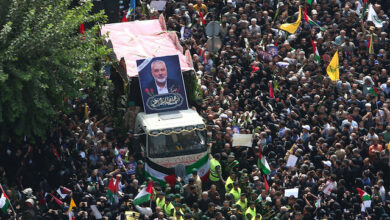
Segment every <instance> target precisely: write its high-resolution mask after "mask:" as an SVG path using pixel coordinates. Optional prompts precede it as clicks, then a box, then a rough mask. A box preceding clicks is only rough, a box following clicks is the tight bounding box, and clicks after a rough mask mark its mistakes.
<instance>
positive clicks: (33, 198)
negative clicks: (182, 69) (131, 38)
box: [0, 0, 390, 220]
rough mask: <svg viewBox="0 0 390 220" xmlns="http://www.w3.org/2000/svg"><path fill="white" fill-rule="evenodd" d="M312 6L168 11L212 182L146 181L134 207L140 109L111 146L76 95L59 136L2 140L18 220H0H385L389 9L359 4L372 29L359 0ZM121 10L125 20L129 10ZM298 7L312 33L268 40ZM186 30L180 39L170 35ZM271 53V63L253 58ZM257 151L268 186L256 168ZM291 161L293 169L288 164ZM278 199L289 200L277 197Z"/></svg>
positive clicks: (141, 13) (1, 178)
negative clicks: (112, 184)
mask: <svg viewBox="0 0 390 220" xmlns="http://www.w3.org/2000/svg"><path fill="white" fill-rule="evenodd" d="M308 2H309V1H308ZM310 2H312V4H311V5H309V4H308V3H305V1H303V0H301V1H299V0H298V1H293V0H291V1H290V0H282V1H276V0H250V1H242V0H227V1H220V0H216V1H212V0H209V1H204V2H202V0H196V1H194V0H182V1H177V2H175V1H168V2H167V5H166V8H165V10H164V12H163V14H164V16H165V19H166V24H167V27H168V29H169V30H170V31H176V32H177V33H178V36H179V39H181V43H182V45H183V47H184V49H188V50H190V52H191V54H192V56H193V62H194V68H195V72H196V75H197V78H198V82H199V86H200V88H199V89H200V90H201V96H202V97H201V99H199V100H198V102H197V104H196V106H194V107H195V108H196V109H197V111H198V112H199V113H200V114H201V115H202V116H203V117H204V119H205V123H206V125H207V139H208V143H209V146H208V147H209V148H210V154H211V156H212V157H213V158H214V159H216V160H218V161H219V164H220V166H219V168H216V171H217V173H218V172H219V173H218V178H217V179H215V178H214V179H213V181H210V180H207V181H206V182H202V181H201V180H200V178H199V176H197V175H196V173H197V172H196V170H194V176H193V178H190V179H189V181H188V183H187V182H184V181H183V180H181V179H180V178H178V179H177V180H176V182H175V184H173V185H172V186H170V185H167V186H162V185H159V184H158V183H154V194H153V199H152V200H153V201H152V202H150V203H145V204H142V205H137V206H134V205H133V204H132V201H133V199H134V197H135V196H136V195H137V194H138V193H139V192H140V190H141V189H142V187H144V186H145V185H147V184H148V182H149V181H150V179H147V178H146V177H145V171H144V161H145V154H144V152H143V151H142V149H140V148H139V145H138V144H137V140H136V138H134V134H133V132H132V126H133V124H134V116H135V115H136V113H137V112H138V111H139V109H140V107H139V106H134V103H133V102H130V103H129V108H128V112H127V113H126V118H125V119H124V120H125V121H126V123H127V127H128V129H129V133H128V135H127V136H121V135H120V134H119V133H118V132H115V127H114V126H113V121H112V119H111V118H110V117H107V116H104V115H103V114H102V113H101V112H100V110H99V108H98V107H96V106H97V104H96V103H94V100H92V99H90V98H88V97H86V98H83V99H77V100H73V101H72V102H71V104H70V105H71V106H72V107H73V108H74V112H72V113H71V114H69V115H67V114H65V113H63V112H59V113H58V119H59V120H58V126H57V127H56V128H55V129H53V130H52V131H51V132H50V133H49V134H48V138H47V139H46V140H44V141H42V142H41V143H34V144H32V143H30V142H29V141H28V140H26V141H25V144H23V145H19V144H18V145H17V144H15V140H12V138H10V139H9V141H8V143H7V144H4V145H2V146H1V153H0V161H1V163H0V183H1V184H2V187H3V188H4V190H5V192H6V193H7V195H8V196H9V198H10V201H11V203H12V205H13V208H14V210H15V212H16V214H15V213H14V212H13V210H12V209H8V212H7V213H1V214H0V218H1V219H13V218H14V217H16V218H17V219H20V218H22V219H68V207H69V204H70V199H71V198H73V199H74V201H75V204H76V207H74V208H73V213H74V215H75V218H76V219H96V215H95V214H94V212H93V211H92V209H91V206H94V207H95V206H96V208H97V210H99V212H100V213H101V215H102V216H103V219H125V216H124V214H125V212H126V211H134V212H132V213H137V214H136V215H135V216H139V217H137V218H140V219H157V220H164V219H172V220H178V219H180V220H182V219H195V220H199V219H202V220H208V219H209V220H211V219H215V220H221V219H232V220H236V219H239V220H244V219H249V218H250V219H296V220H299V219H390V193H389V190H390V188H389V187H390V175H389V174H390V172H389V168H390V158H389V156H390V151H389V150H390V147H389V142H390V112H389V108H390V77H389V70H390V61H389V49H390V41H389V38H388V34H389V33H390V32H389V30H390V29H389V17H388V13H389V11H388V10H389V8H390V7H389V2H387V1H384V0H382V1H380V0H376V1H375V0H372V1H368V2H369V3H371V4H373V7H374V9H375V11H376V13H377V15H378V18H379V19H380V20H382V21H383V22H384V23H383V27H382V28H376V27H375V26H374V25H373V23H372V22H367V21H366V16H365V17H363V18H362V17H361V11H362V10H363V5H362V4H363V2H362V1H359V0H347V1H340V0H317V1H315V0H313V1H310ZM121 3H122V6H123V7H122V10H127V8H128V2H127V1H124V2H123V1H122V2H121ZM144 4H146V2H137V8H136V13H135V19H136V20H144V19H150V18H157V17H158V15H159V13H161V12H158V11H151V12H149V11H148V10H145V8H146V9H148V8H147V7H141V5H144ZM305 4H306V8H307V12H308V16H309V17H310V18H311V19H312V21H313V22H315V23H316V24H317V25H318V26H317V25H312V24H309V23H307V22H305V21H304V19H302V23H301V25H300V27H299V29H298V30H297V32H296V33H295V34H288V33H287V32H285V31H282V30H280V29H279V27H280V25H281V24H284V23H293V22H295V21H296V20H297V17H298V11H299V6H302V8H303V7H304V5H305ZM121 13H122V12H121ZM122 14H123V13H122ZM210 21H218V22H220V25H221V30H220V34H219V37H220V39H221V41H222V47H221V48H220V49H219V51H218V52H217V53H212V52H211V51H208V50H207V44H206V41H207V39H208V38H207V36H206V33H205V27H206V25H207V24H208V23H209V22H210ZM118 22H119V21H118ZM185 27H188V28H190V33H191V34H190V36H186V37H183V36H182V34H181V33H183V31H182V29H183V28H185ZM320 27H321V28H323V30H321V29H320ZM371 36H372V41H371V43H372V44H373V52H370V51H369V49H368V48H369V46H368V44H369V42H370V38H371ZM311 40H313V42H314V43H315V44H316V45H317V49H318V52H319V54H320V57H321V61H320V62H317V61H316V60H315V57H314V54H313V50H312V49H313V48H312V44H311ZM270 48H274V49H275V48H277V53H275V54H272V55H271V56H270V55H269V54H265V53H264V52H267V51H268V50H269V49H270ZM336 50H337V51H338V53H339V59H340V67H339V68H340V79H339V80H337V81H331V80H330V79H329V77H328V76H327V71H326V67H327V66H328V64H329V61H330V59H331V58H332V56H333V55H334V53H335V52H336ZM270 87H272V88H270ZM86 111H87V113H86ZM236 128H238V131H239V133H240V134H253V135H254V139H253V146H252V147H232V136H233V133H234V132H237V131H235V129H236ZM259 148H261V152H262V155H263V156H264V157H265V158H266V160H267V161H268V163H269V166H270V173H269V175H264V173H263V171H262V169H261V168H260V169H259V167H258V166H257V165H258V163H257V162H258V161H257V160H258V152H259ZM118 154H120V155H121V157H122V159H123V163H118V161H117V158H118ZM291 155H294V156H295V157H297V162H296V164H295V165H293V166H287V161H288V160H289V157H290V156H291ZM111 177H113V178H114V179H116V181H120V182H119V184H118V187H119V195H118V199H117V200H116V201H114V202H111V201H109V199H108V198H107V189H108V184H109V181H110V179H111ZM59 188H60V191H61V192H63V196H64V197H63V198H62V197H61V195H60V194H58V193H57V192H56V191H57V189H59ZM357 188H359V189H361V190H362V191H364V192H366V193H367V195H369V197H370V200H371V205H370V206H368V207H366V206H363V204H364V203H363V202H362V197H361V196H360V194H359V192H358V190H357ZM290 189H298V194H297V195H296V196H294V195H288V194H286V191H289V190H290ZM56 199H59V201H60V202H59V201H58V200H56Z"/></svg>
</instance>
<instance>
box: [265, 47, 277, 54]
mask: <svg viewBox="0 0 390 220" xmlns="http://www.w3.org/2000/svg"><path fill="white" fill-rule="evenodd" d="M267 52H268V53H269V54H271V55H272V56H276V55H278V47H277V46H269V47H268V51H267Z"/></svg>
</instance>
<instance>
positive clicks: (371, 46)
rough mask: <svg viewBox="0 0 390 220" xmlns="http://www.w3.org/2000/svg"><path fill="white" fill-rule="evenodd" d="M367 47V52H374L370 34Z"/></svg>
mask: <svg viewBox="0 0 390 220" xmlns="http://www.w3.org/2000/svg"><path fill="white" fill-rule="evenodd" d="M367 49H368V53H369V54H374V44H373V43H372V34H371V36H370V40H369V41H368V44H367Z"/></svg>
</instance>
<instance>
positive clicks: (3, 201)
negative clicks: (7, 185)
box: [0, 188, 10, 213]
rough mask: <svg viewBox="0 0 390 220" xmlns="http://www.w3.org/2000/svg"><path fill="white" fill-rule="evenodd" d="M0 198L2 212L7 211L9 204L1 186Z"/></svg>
mask: <svg viewBox="0 0 390 220" xmlns="http://www.w3.org/2000/svg"><path fill="white" fill-rule="evenodd" d="M1 191H2V193H1V198H0V209H1V211H3V212H4V213H7V211H8V207H9V206H10V202H9V198H8V196H7V195H6V194H5V193H4V191H3V188H1Z"/></svg>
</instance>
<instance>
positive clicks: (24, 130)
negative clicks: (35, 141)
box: [0, 0, 109, 140]
mask: <svg viewBox="0 0 390 220" xmlns="http://www.w3.org/2000/svg"><path fill="white" fill-rule="evenodd" d="M71 3H72V1H71V0H61V1H58V0H28V1H25V0H0V54H1V56H0V140H6V139H7V138H8V137H23V136H26V137H28V138H35V137H40V138H44V137H45V134H46V132H47V130H48V129H49V128H50V127H52V126H53V125H54V123H53V122H54V121H55V119H56V114H57V112H58V111H59V110H62V111H64V110H66V108H67V105H65V100H72V99H73V98H75V97H78V96H80V95H81V92H80V90H81V89H82V88H84V89H87V90H89V91H100V90H103V88H104V87H103V84H104V83H105V80H103V72H102V71H103V65H104V62H105V60H104V58H105V57H106V56H107V54H108V53H109V50H108V49H107V48H106V47H105V46H103V45H102V44H101V40H102V37H101V36H99V35H98V34H97V33H98V32H99V26H98V24H100V23H103V22H104V21H105V20H106V16H105V15H104V13H103V12H100V13H97V14H91V9H92V6H93V5H92V3H91V2H86V3H83V4H82V5H80V6H75V7H73V6H72V5H71ZM82 23H88V24H91V25H90V26H91V27H90V28H88V30H86V31H85V33H84V34H81V33H79V28H80V24H82Z"/></svg>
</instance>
